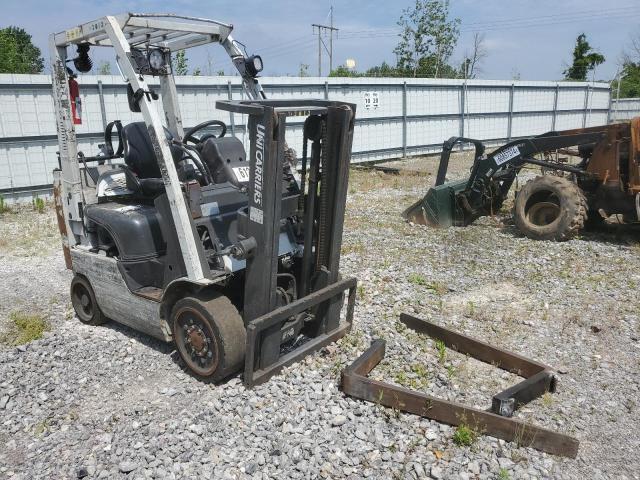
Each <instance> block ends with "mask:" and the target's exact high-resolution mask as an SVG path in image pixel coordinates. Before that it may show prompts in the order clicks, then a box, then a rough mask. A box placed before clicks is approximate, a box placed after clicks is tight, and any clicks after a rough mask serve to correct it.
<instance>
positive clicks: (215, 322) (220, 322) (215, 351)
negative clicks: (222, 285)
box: [171, 292, 247, 382]
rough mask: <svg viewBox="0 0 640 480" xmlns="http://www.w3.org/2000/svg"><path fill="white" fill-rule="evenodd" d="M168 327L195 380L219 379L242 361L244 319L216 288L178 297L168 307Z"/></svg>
mask: <svg viewBox="0 0 640 480" xmlns="http://www.w3.org/2000/svg"><path fill="white" fill-rule="evenodd" d="M171 329H172V333H173V339H174V342H175V344H176V348H177V350H178V354H179V355H180V358H182V361H183V362H184V363H185V365H186V367H187V369H188V370H189V373H191V374H192V375H193V376H194V377H196V378H198V379H199V380H202V381H205V382H216V381H218V380H222V379H223V378H225V377H228V376H229V375H231V374H232V373H235V372H236V371H238V370H239V369H240V367H241V366H242V364H243V362H244V353H245V342H246V338H247V333H246V330H245V327H244V322H243V321H242V317H241V316H240V314H239V313H238V310H237V309H236V307H235V306H234V305H233V304H232V303H231V301H230V300H229V299H228V298H227V297H225V296H224V295H222V294H220V293H218V292H208V293H202V294H199V295H196V296H191V297H185V298H182V299H181V300H178V301H177V302H176V304H175V305H174V306H173V309H172V310H171Z"/></svg>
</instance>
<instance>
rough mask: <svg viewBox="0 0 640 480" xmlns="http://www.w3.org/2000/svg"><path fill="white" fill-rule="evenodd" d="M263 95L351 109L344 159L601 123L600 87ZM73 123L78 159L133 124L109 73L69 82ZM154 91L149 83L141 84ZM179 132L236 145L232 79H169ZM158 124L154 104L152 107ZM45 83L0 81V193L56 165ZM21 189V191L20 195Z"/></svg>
mask: <svg viewBox="0 0 640 480" xmlns="http://www.w3.org/2000/svg"><path fill="white" fill-rule="evenodd" d="M261 82H262V85H263V87H264V89H265V92H266V94H267V96H268V97H269V98H274V99H284V98H297V99H304V98H328V99H331V100H338V101H346V102H351V103H355V104H356V105H357V114H356V129H355V136H354V142H353V152H354V153H353V161H354V162H358V161H374V160H382V159H387V158H394V157H401V156H403V155H418V154H424V153H432V152H437V151H439V150H440V149H441V145H442V142H443V141H444V140H446V139H448V138H449V137H452V136H459V135H464V136H468V137H474V138H478V139H480V140H487V141H491V142H494V143H495V142H499V141H506V140H508V139H513V138H517V137H521V136H526V135H535V134H539V133H543V132H546V131H549V130H551V129H552V128H554V126H555V128H556V129H558V130H560V129H567V128H580V127H582V126H590V125H598V124H603V123H606V122H607V120H608V115H609V103H610V94H609V86H608V85H607V84H599V83H596V84H588V83H568V82H560V83H555V82H520V81H516V82H514V81H487V80H469V81H467V82H465V81H463V80H442V79H435V80H434V79H414V78H407V79H397V78H314V77H308V78H298V77H265V78H262V79H261ZM79 83H80V92H81V98H82V106H83V123H82V125H80V126H78V128H77V134H78V138H79V141H80V150H82V151H83V152H84V153H85V154H86V155H93V154H95V153H96V152H97V151H98V144H99V143H101V142H103V137H104V133H103V131H104V124H105V122H110V121H112V120H121V121H122V122H123V123H124V124H126V123H129V122H134V121H140V120H142V116H141V114H139V113H132V112H130V111H129V106H128V103H127V91H126V86H125V84H124V83H123V81H122V78H121V77H119V76H100V77H97V76H89V75H83V76H80V78H79ZM150 84H151V85H152V87H153V88H155V89H157V90H158V91H159V85H158V83H157V81H151V82H150ZM177 86H178V94H179V97H180V109H181V112H182V116H183V123H184V126H185V128H189V127H192V126H194V125H196V124H198V123H201V122H203V121H206V120H213V119H217V120H222V121H224V122H225V123H227V125H228V126H229V130H231V131H230V134H231V133H232V132H235V134H236V135H237V136H239V138H241V139H242V140H243V141H244V142H245V145H246V142H247V140H248V139H247V136H246V134H245V125H246V118H245V116H244V115H238V114H235V115H234V114H230V113H228V112H223V111H219V110H216V108H215V103H216V101H218V100H228V99H229V98H233V99H235V100H239V99H242V98H246V96H245V95H244V93H243V92H242V88H241V83H240V79H239V78H238V77H178V78H177ZM617 105H618V114H619V117H618V118H625V117H624V115H630V116H634V115H632V113H634V114H635V115H637V114H640V101H639V100H633V99H623V100H620V102H619V103H618V104H617ZM157 109H158V112H159V113H160V115H161V117H164V114H163V112H162V104H161V102H157ZM289 121H290V126H289V129H288V132H287V141H288V143H289V145H290V146H292V147H293V148H295V149H296V150H297V151H298V153H301V150H302V128H301V125H300V119H296V118H290V119H289ZM57 149H58V146H57V136H56V130H55V116H54V111H53V101H52V97H51V84H50V78H49V77H48V76H45V75H0V194H2V195H4V196H5V197H7V196H11V195H20V194H22V195H23V196H24V195H28V194H29V192H31V191H39V190H42V189H46V188H48V186H50V184H51V181H52V175H51V171H52V170H53V168H55V167H56V166H57V163H58V161H57V156H56V151H57ZM20 192H22V193H20Z"/></svg>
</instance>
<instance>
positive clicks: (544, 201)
mask: <svg viewBox="0 0 640 480" xmlns="http://www.w3.org/2000/svg"><path fill="white" fill-rule="evenodd" d="M587 208H588V206H587V200H586V198H585V196H584V194H583V193H582V190H581V189H580V187H578V186H577V185H576V184H575V183H573V182H572V181H571V180H569V179H567V178H563V177H556V176H553V175H543V176H540V177H536V178H534V179H533V180H529V181H528V182H527V183H526V185H525V186H524V187H523V188H522V190H520V191H519V192H518V194H517V196H516V202H515V206H514V221H515V224H516V226H517V227H518V229H519V230H520V231H521V232H522V233H524V234H525V235H526V236H527V237H529V238H532V239H534V240H556V241H565V240H569V239H570V238H572V237H574V236H575V235H576V234H577V233H578V232H579V231H580V230H581V229H582V228H584V224H585V221H586V219H587Z"/></svg>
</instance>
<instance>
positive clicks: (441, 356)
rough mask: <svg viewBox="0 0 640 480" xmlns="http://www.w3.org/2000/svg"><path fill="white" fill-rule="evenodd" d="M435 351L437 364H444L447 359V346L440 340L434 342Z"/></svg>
mask: <svg viewBox="0 0 640 480" xmlns="http://www.w3.org/2000/svg"><path fill="white" fill-rule="evenodd" d="M436 350H437V351H438V362H439V363H444V361H445V360H446V359H447V346H446V345H445V343H444V342H443V341H442V340H437V341H436Z"/></svg>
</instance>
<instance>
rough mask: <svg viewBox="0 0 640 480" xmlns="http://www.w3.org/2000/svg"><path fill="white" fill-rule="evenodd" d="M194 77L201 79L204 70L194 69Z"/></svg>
mask: <svg viewBox="0 0 640 480" xmlns="http://www.w3.org/2000/svg"><path fill="white" fill-rule="evenodd" d="M192 75H193V76H194V77H199V76H200V75H202V70H200V67H196V68H194V69H193V73H192Z"/></svg>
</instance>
